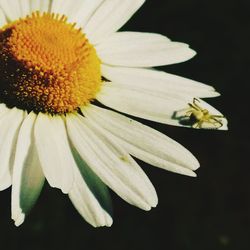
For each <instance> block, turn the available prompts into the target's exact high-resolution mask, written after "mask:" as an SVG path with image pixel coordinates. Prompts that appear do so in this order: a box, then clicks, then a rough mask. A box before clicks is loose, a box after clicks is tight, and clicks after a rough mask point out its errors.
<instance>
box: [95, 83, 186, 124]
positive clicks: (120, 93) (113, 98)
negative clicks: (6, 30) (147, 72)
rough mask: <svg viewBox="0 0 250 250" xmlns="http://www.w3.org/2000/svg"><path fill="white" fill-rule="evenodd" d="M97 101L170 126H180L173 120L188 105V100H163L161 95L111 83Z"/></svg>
mask: <svg viewBox="0 0 250 250" xmlns="http://www.w3.org/2000/svg"><path fill="white" fill-rule="evenodd" d="M96 99H97V100H98V101H99V102H101V103H102V104H104V105H106V106H107V107H110V108H112V109H115V110H118V111H120V112H123V113H127V114H130V115H133V116H136V117H140V118H144V119H148V120H151V121H156V122H160V123H166V124H170V125H172V124H173V123H174V125H176V124H178V121H176V120H173V118H172V117H173V115H174V112H175V111H176V110H181V109H183V108H185V107H187V103H188V100H187V99H186V100H185V99H184V98H182V99H180V98H175V97H171V96H169V97H168V98H162V97H161V96H160V95H159V96H155V95H151V94H150V93H147V92H143V91H140V90H133V89H130V88H128V87H126V86H124V85H117V84H113V83H111V82H109V83H107V84H103V87H102V89H101V91H100V92H99V93H98V95H97V97H96ZM179 125H180V124H179Z"/></svg>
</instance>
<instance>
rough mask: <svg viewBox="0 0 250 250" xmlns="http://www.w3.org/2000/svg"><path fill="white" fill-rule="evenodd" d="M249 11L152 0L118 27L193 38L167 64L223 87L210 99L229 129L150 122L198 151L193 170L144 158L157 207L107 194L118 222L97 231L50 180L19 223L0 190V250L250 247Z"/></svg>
mask: <svg viewBox="0 0 250 250" xmlns="http://www.w3.org/2000/svg"><path fill="white" fill-rule="evenodd" d="M249 12H250V1H249V0H245V1H244V0H217V1H215V0H210V1H207V0H164V1H163V0H148V1H147V2H146V4H145V5H144V6H143V7H142V8H141V10H140V11H139V12H138V13H137V14H136V15H135V16H134V18H133V19H132V20H130V21H129V23H128V24H127V25H126V26H125V27H124V28H123V30H136V31H148V32H157V33H162V34H164V35H166V36H168V37H170V38H171V39H173V40H176V41H181V42H186V43H188V44H190V45H191V47H192V48H193V49H195V50H196V51H197V52H198V55H197V56H196V57H195V58H194V59H192V60H191V61H188V62H186V63H182V64H177V65H172V66H167V67H163V70H166V71H167V72H170V73H175V74H178V75H182V76H185V77H188V78H192V79H195V80H198V81H201V82H204V83H208V84H211V85H213V86H214V87H215V88H216V89H217V90H218V91H219V92H220V93H221V94H222V96H221V97H219V98H214V99H209V100H208V101H209V103H210V104H212V105H213V106H215V107H216V108H218V109H219V110H221V111H222V112H223V113H224V114H225V115H226V117H227V118H228V120H229V128H230V130H229V131H228V132H221V131H204V130H191V129H185V128H175V127H170V126H166V125H159V124H156V123H148V124H149V125H151V126H153V127H154V128H157V129H159V130H160V131H162V132H164V133H166V134H167V135H169V136H170V137H172V138H174V139H176V140H177V141H178V142H180V143H182V144H183V145H184V146H186V147H187V148H188V149H189V150H190V151H191V152H193V153H194V154H195V155H196V156H197V158H198V159H199V161H200V163H201V168H200V169H199V170H198V171H197V173H198V178H189V177H185V176H181V175H177V174H172V173H170V172H166V171H163V170H160V169H157V168H154V167H152V166H148V165H146V164H143V163H141V165H142V166H143V168H144V170H145V171H146V173H147V174H148V176H149V177H150V179H151V180H152V182H153V183H154V185H155V187H156V189H157V191H158V195H159V200H160V201H159V205H158V207H157V208H155V209H153V210H152V211H151V212H144V211H141V210H139V209H137V208H135V207H132V206H130V205H128V204H126V203H125V202H123V201H122V200H121V199H120V198H118V197H117V196H116V195H115V194H112V198H113V205H114V215H113V218H114V225H113V226H112V227H111V228H101V229H94V228H92V227H90V226H89V225H88V224H87V223H85V221H84V220H82V219H81V217H80V216H79V215H78V213H77V212H76V211H75V210H74V208H73V206H72V205H71V203H70V201H69V200H68V198H67V196H64V195H62V194H61V193H60V192H59V191H57V190H54V189H51V188H50V187H48V185H46V186H45V188H44V190H43V192H42V194H41V197H40V199H39V201H38V202H37V204H36V206H35V207H34V209H33V210H32V212H31V214H30V215H29V216H28V218H27V219H26V221H25V223H24V224H23V225H22V226H21V227H20V228H16V227H15V226H14V224H13V223H12V221H11V219H10V190H7V191H4V192H1V193H0V204H1V206H0V235H1V240H0V249H32V250H42V249H48V250H50V249H53V250H57V249H104V250H106V249H107V250H113V249H114V250H117V249H119V250H148V249H157V250H158V249H159V250H161V249H162V250H165V249H169V250H179V249H180V250H196V249H197V250H223V249H228V250H229V249H233V250H248V249H250V185H249V178H250V170H249V168H250V166H249V154H250V152H249V139H250V136H249V117H250V110H249V104H248V101H247V100H248V99H249V97H248V96H249V87H248V86H249V84H250V81H249V80H248V78H249V62H250V61H249V59H250V58H249V46H250V43H249V40H250V39H249V34H250V25H249Z"/></svg>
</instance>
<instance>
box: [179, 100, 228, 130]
mask: <svg viewBox="0 0 250 250" xmlns="http://www.w3.org/2000/svg"><path fill="white" fill-rule="evenodd" d="M198 103H200V101H199V100H198V99H196V98H194V99H193V103H188V105H189V106H190V108H189V109H188V111H187V112H186V114H185V115H184V116H185V117H188V118H189V122H190V124H192V127H193V128H203V126H202V125H203V124H204V123H209V124H211V125H213V127H214V128H215V129H218V128H221V127H222V126H223V123H222V121H221V120H220V119H219V118H224V116H223V115H212V114H210V113H209V111H208V110H207V109H204V108H202V107H201V106H200V105H199V104H198Z"/></svg>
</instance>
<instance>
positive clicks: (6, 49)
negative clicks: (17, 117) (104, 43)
mask: <svg viewBox="0 0 250 250" xmlns="http://www.w3.org/2000/svg"><path fill="white" fill-rule="evenodd" d="M0 60H1V63H0V77H1V82H0V102H3V103H5V104H6V105H7V106H11V107H13V106H16V107H18V108H21V109H25V110H28V111H34V112H44V113H46V112H48V113H51V114H63V113H66V112H73V111H75V110H76V109H77V108H78V107H79V106H83V105H86V104H87V103H89V102H90V101H91V100H92V99H94V98H95V95H96V93H97V92H98V90H99V89H100V86H101V70H100V60H99V58H98V57H97V54H96V51H95V49H94V47H93V46H92V45H91V44H90V43H89V41H88V40H87V38H86V37H85V35H84V34H83V33H82V31H81V30H80V29H76V28H75V26H74V24H69V23H67V18H66V17H65V16H59V15H55V14H48V13H44V14H39V13H38V12H36V13H33V14H32V15H31V16H28V17H26V18H25V19H20V20H18V21H16V22H14V23H11V24H9V25H7V26H5V27H4V28H3V29H2V30H0Z"/></svg>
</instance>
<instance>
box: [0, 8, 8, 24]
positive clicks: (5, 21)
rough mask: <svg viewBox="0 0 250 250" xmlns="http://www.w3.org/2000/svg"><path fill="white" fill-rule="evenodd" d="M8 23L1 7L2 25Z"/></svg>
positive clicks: (0, 18)
mask: <svg viewBox="0 0 250 250" xmlns="http://www.w3.org/2000/svg"><path fill="white" fill-rule="evenodd" d="M6 23H7V20H6V16H5V14H4V12H3V10H2V9H0V26H1V27H2V26H4V25H5V24H6Z"/></svg>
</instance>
